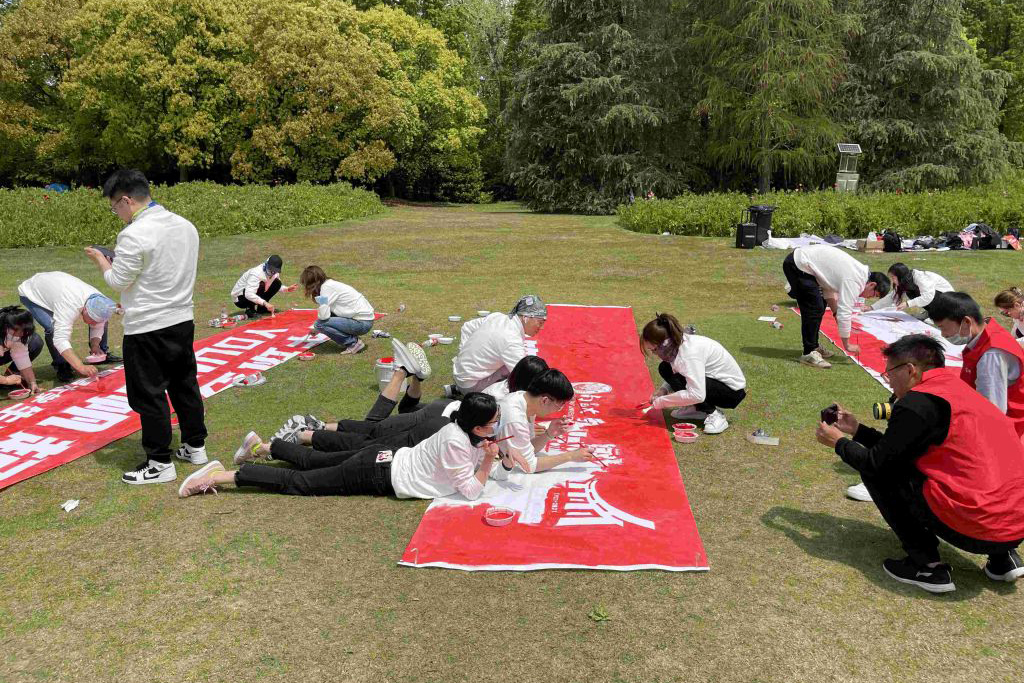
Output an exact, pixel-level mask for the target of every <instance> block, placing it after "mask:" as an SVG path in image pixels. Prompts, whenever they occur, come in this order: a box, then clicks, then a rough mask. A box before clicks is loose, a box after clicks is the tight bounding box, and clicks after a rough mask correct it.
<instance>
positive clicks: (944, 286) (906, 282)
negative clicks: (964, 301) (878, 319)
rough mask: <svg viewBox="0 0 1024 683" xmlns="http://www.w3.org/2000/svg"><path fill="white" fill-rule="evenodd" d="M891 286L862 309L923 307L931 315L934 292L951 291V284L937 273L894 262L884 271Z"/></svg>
mask: <svg viewBox="0 0 1024 683" xmlns="http://www.w3.org/2000/svg"><path fill="white" fill-rule="evenodd" d="M886 272H887V274H888V276H889V281H890V282H891V283H892V288H891V289H890V290H889V293H888V294H886V295H885V296H883V297H882V298H881V299H879V300H878V301H876V302H875V303H873V304H864V310H866V311H877V310H880V309H883V308H890V307H893V308H896V309H897V310H901V311H902V310H903V309H905V308H923V309H924V311H925V313H927V314H928V317H931V310H930V309H929V308H928V307H929V306H931V303H932V301H933V300H934V299H935V295H936V293H939V292H952V291H953V285H951V284H949V280H947V279H946V278H944V277H942V276H941V275H939V274H938V273H933V272H931V271H928V270H917V269H916V268H915V269H911V268H908V267H907V266H906V265H904V264H902V263H894V264H892V265H891V266H889V270H888V271H886Z"/></svg>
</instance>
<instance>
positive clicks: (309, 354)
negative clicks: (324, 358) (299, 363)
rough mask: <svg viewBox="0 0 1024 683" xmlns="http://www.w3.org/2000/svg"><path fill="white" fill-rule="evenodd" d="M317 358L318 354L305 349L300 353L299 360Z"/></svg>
mask: <svg viewBox="0 0 1024 683" xmlns="http://www.w3.org/2000/svg"><path fill="white" fill-rule="evenodd" d="M314 358H316V354H315V353H313V352H312V351H305V352H303V353H300V354H299V360H313V359H314Z"/></svg>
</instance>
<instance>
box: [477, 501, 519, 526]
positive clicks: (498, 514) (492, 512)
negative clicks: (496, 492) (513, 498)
mask: <svg viewBox="0 0 1024 683" xmlns="http://www.w3.org/2000/svg"><path fill="white" fill-rule="evenodd" d="M515 518H516V511H515V510H513V509H512V508H507V507H504V506H501V505H498V506H492V507H489V508H487V511H486V512H484V521H485V522H487V524H489V525H490V526H506V525H508V524H511V523H512V520H513V519H515Z"/></svg>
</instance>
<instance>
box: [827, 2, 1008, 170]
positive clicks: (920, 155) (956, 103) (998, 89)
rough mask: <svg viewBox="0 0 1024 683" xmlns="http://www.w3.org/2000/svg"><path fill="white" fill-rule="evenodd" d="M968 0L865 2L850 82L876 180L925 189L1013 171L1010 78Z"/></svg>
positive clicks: (854, 114) (867, 163) (855, 126)
mask: <svg viewBox="0 0 1024 683" xmlns="http://www.w3.org/2000/svg"><path fill="white" fill-rule="evenodd" d="M961 4H962V3H961V1H960V0H921V1H920V2H910V3H908V2H903V1H902V0H860V2H859V8H860V12H861V13H862V20H863V30H862V31H861V32H860V33H859V34H858V35H857V36H856V37H855V38H853V39H852V40H851V42H850V52H851V63H852V66H851V76H852V78H851V79H850V81H849V82H848V83H847V85H846V86H845V93H844V97H845V98H846V100H847V102H848V105H849V107H848V110H847V111H848V120H849V122H850V128H851V138H852V140H853V141H854V142H859V143H860V144H861V146H862V147H863V148H864V153H865V154H864V158H863V161H862V164H861V173H862V177H864V180H865V181H866V182H867V183H868V184H869V185H872V186H876V187H881V188H892V189H897V188H900V189H907V190H919V189H925V188H941V187H949V186H953V185H958V184H965V185H970V184H976V183H981V182H988V181H991V180H993V179H995V178H997V177H998V176H999V175H1001V174H1002V173H1004V172H1005V171H1006V170H1007V169H1008V168H1009V163H1008V160H1009V158H1010V151H1011V146H1010V144H1009V143H1008V141H1007V140H1006V138H1005V137H1004V136H1003V135H1002V134H1001V133H1000V132H999V127H998V124H999V105H1000V103H1001V102H1002V101H1003V98H1004V97H1005V93H1006V86H1007V84H1008V83H1009V80H1010V79H1009V76H1008V75H1007V74H1006V73H1005V72H1002V71H993V70H987V69H985V68H983V66H982V64H981V62H980V61H979V59H978V56H977V54H976V52H975V50H974V48H973V46H972V45H971V44H970V43H969V42H968V40H967V37H966V34H965V32H964V27H963V24H962V23H961V19H960V18H961V12H962V7H961Z"/></svg>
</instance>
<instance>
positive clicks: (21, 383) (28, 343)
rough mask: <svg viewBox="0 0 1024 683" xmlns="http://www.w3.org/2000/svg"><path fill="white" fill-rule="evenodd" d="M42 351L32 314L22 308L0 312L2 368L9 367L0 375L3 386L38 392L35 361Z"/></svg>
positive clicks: (6, 309)
mask: <svg viewBox="0 0 1024 683" xmlns="http://www.w3.org/2000/svg"><path fill="white" fill-rule="evenodd" d="M42 351H43V340H42V338H40V336H39V335H38V334H36V326H35V323H34V322H33V321H32V314H31V313H29V312H28V311H26V310H25V309H24V308H22V307H21V306H5V307H3V308H0V365H5V364H8V363H9V364H10V365H9V366H8V367H7V371H6V372H5V373H4V374H3V375H0V386H9V387H11V388H19V387H25V388H27V389H31V390H32V393H38V392H39V386H38V385H37V384H36V373H35V372H34V371H33V370H32V361H33V360H34V359H35V357H36V356H38V355H39V354H40V353H42Z"/></svg>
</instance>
